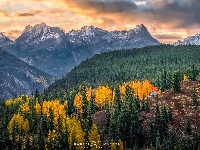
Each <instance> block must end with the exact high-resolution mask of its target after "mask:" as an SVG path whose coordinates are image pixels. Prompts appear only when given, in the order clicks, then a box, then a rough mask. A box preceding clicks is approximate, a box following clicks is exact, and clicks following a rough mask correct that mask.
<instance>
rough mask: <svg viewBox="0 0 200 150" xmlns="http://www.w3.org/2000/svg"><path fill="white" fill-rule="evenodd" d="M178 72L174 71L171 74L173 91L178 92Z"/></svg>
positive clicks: (179, 87)
mask: <svg viewBox="0 0 200 150" xmlns="http://www.w3.org/2000/svg"><path fill="white" fill-rule="evenodd" d="M180 81H181V80H180V73H179V72H177V71H176V72H174V73H173V75H172V90H173V92H174V93H178V92H180V90H181V85H180Z"/></svg>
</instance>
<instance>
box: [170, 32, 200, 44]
mask: <svg viewBox="0 0 200 150" xmlns="http://www.w3.org/2000/svg"><path fill="white" fill-rule="evenodd" d="M173 45H174V46H177V45H200V34H196V35H195V36H189V37H187V38H185V39H184V40H183V41H180V40H178V41H177V42H175V43H174V44H173Z"/></svg>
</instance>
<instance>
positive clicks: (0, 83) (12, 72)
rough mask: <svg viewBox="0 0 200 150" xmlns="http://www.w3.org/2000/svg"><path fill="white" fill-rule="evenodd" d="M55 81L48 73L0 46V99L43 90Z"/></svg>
mask: <svg viewBox="0 0 200 150" xmlns="http://www.w3.org/2000/svg"><path fill="white" fill-rule="evenodd" d="M53 81H54V78H53V77H52V76H51V75H48V74H46V73H44V72H42V71H40V70H38V69H36V68H35V67H33V66H30V65H28V64H27V63H25V62H23V61H22V60H20V59H18V58H16V57H15V56H13V55H11V54H10V53H8V52H7V51H5V50H4V49H2V48H0V99H1V98H4V99H8V98H13V97H16V96H19V94H20V93H21V94H31V93H32V92H35V90H36V88H37V89H38V90H39V91H40V92H43V90H44V89H45V88H46V87H47V86H48V85H49V84H50V83H51V82H53Z"/></svg>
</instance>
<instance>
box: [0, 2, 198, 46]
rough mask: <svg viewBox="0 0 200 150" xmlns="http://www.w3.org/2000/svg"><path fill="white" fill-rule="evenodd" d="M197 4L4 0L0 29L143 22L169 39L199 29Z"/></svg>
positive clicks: (110, 26) (118, 25) (122, 25)
mask: <svg viewBox="0 0 200 150" xmlns="http://www.w3.org/2000/svg"><path fill="white" fill-rule="evenodd" d="M199 8H200V1H199V0H60V1H59V2H58V1H57V0H51V1H49V0H16V1H11V0H7V1H3V2H2V1H1V2H0V17H1V20H0V29H1V32H2V31H4V30H5V31H6V33H7V32H8V31H11V30H21V31H22V30H23V29H24V27H25V26H26V25H29V24H30V25H32V26H33V25H35V24H38V23H41V22H45V23H46V24H48V25H49V26H59V27H61V28H63V29H64V30H66V31H67V32H68V31H69V30H71V29H80V28H81V27H82V26H87V25H88V26H89V25H94V26H97V27H100V28H103V29H105V30H108V31H111V30H129V29H132V28H134V27H135V26H136V25H138V24H144V25H145V26H146V27H147V28H148V30H149V31H150V33H151V34H152V35H153V36H154V37H156V38H158V40H159V41H160V40H161V41H163V42H166V43H169V42H170V43H172V42H173V40H174V42H175V40H177V39H178V38H186V36H188V35H191V34H194V33H198V32H199V29H200V10H199ZM14 35H17V34H13V36H14Z"/></svg>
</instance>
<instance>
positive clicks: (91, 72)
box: [48, 45, 200, 91]
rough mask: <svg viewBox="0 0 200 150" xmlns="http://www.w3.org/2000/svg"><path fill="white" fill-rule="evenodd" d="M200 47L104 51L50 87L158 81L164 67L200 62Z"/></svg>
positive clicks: (154, 47) (160, 47) (187, 66)
mask: <svg viewBox="0 0 200 150" xmlns="http://www.w3.org/2000/svg"><path fill="white" fill-rule="evenodd" d="M199 55H200V46H193V45H188V46H171V45H158V46H150V47H144V48H140V49H130V50H118V51H111V52H105V53H102V54H98V55H95V56H94V57H92V58H90V59H88V60H86V61H83V62H82V63H81V64H80V65H78V66H77V67H75V68H74V69H72V71H71V72H69V73H68V74H67V75H66V77H63V78H62V79H59V80H56V81H55V83H53V84H51V85H50V86H49V87H48V88H49V90H50V91H51V90H54V89H56V88H63V89H66V88H70V87H72V86H74V85H80V84H81V83H86V84H92V85H99V84H106V83H110V82H112V83H113V82H117V83H123V82H126V81H129V80H138V79H146V78H148V79H149V80H151V81H155V80H156V79H157V78H158V76H159V75H160V74H161V73H163V70H167V71H174V70H185V71H186V70H187V69H188V68H190V67H191V66H192V65H194V64H196V65H197V66H198V65H199V64H200V58H199Z"/></svg>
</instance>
